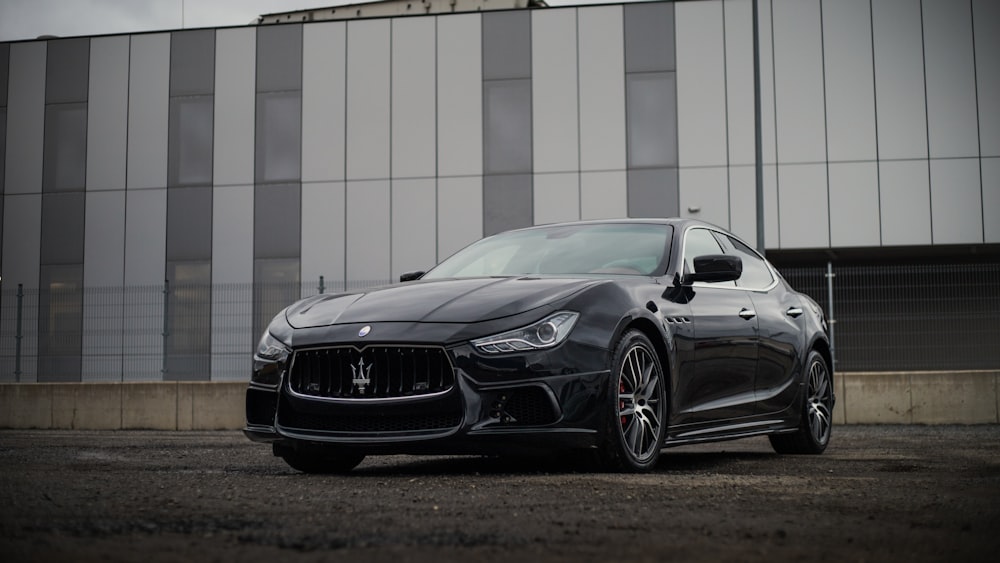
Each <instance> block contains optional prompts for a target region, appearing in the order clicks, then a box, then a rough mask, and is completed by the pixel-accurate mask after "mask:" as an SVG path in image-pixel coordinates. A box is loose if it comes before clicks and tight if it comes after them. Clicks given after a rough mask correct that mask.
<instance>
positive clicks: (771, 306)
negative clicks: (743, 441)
mask: <svg viewBox="0 0 1000 563" xmlns="http://www.w3.org/2000/svg"><path fill="white" fill-rule="evenodd" d="M723 244H724V245H725V246H726V247H727V248H726V252H727V253H728V254H733V255H736V256H739V257H740V260H741V261H742V262H743V274H742V275H741V276H740V279H738V280H736V285H737V286H739V287H742V288H744V289H746V290H747V295H748V296H749V297H750V300H751V301H752V302H753V308H754V311H755V312H756V313H757V326H758V346H757V376H756V378H755V381H754V392H755V395H756V398H757V407H756V411H757V413H758V414H766V413H770V412H778V411H780V410H782V409H784V408H786V407H787V406H788V405H789V404H791V402H792V401H794V400H795V397H797V396H798V391H799V387H798V385H797V383H798V382H799V381H801V377H799V373H798V369H799V365H798V361H797V359H798V354H797V350H798V349H800V348H801V347H802V346H803V345H804V344H805V343H804V338H805V337H804V332H803V330H802V321H801V319H800V317H801V315H802V303H801V300H800V299H799V296H798V294H796V293H794V292H791V291H788V289H787V288H786V287H785V284H783V283H781V281H780V280H779V279H778V278H777V277H776V276H775V275H774V273H773V272H772V271H771V269H770V268H769V267H768V265H767V262H765V261H764V259H763V258H761V257H760V255H759V254H757V253H756V252H755V251H753V250H752V249H751V248H750V247H748V246H747V245H746V244H744V243H743V242H742V241H740V240H739V239H737V238H735V237H731V236H729V235H724V239H723Z"/></svg>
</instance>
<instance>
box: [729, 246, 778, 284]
mask: <svg viewBox="0 0 1000 563" xmlns="http://www.w3.org/2000/svg"><path fill="white" fill-rule="evenodd" d="M726 238H728V239H729V243H730V244H732V245H733V252H732V253H733V254H735V255H736V256H739V257H740V260H742V261H743V275H742V276H740V279H738V280H736V283H737V285H739V286H740V287H745V288H747V289H763V288H765V287H767V286H769V285H771V282H773V281H774V277H772V276H771V270H770V269H769V268H768V267H767V264H766V263H765V262H764V259H763V258H761V257H760V255H758V254H757V253H756V252H754V251H753V250H752V249H751V248H750V247H749V246H747V245H745V244H743V242H741V241H740V240H738V239H735V238H733V237H730V236H727V237H726Z"/></svg>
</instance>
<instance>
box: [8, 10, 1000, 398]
mask: <svg viewBox="0 0 1000 563" xmlns="http://www.w3.org/2000/svg"><path fill="white" fill-rule="evenodd" d="M461 5H462V4H461V3H459V6H460V7H461ZM751 16H752V13H751V2H750V0H699V1H687V2H676V3H674V2H649V3H627V4H607V5H596V6H579V7H559V8H554V7H544V6H541V5H540V6H537V7H531V8H519V9H509V10H488V11H472V12H466V13H438V14H434V13H431V14H422V15H413V16H409V15H405V16H393V17H371V18H367V17H364V15H362V17H361V18H352V19H350V20H342V21H320V20H322V18H313V17H308V16H302V17H301V18H291V17H286V18H280V17H277V18H271V19H269V20H265V18H262V23H261V24H260V25H250V26H244V27H232V28H219V29H198V30H179V31H164V32H157V33H141V34H133V35H113V36H99V37H76V38H57V39H39V40H33V41H20V42H13V43H6V44H0V190H2V197H0V217H2V255H0V266H2V269H0V276H2V281H0V287H2V296H0V381H2V382H10V381H15V380H17V381H159V380H192V379H193V380H209V379H211V380H241V379H247V378H248V376H249V372H248V370H249V362H250V352H251V350H252V348H253V345H254V343H255V342H256V340H257V337H258V336H259V332H260V330H261V329H262V327H263V326H264V323H266V320H267V319H268V318H269V317H270V316H271V315H273V314H274V313H275V312H276V311H277V310H278V309H280V308H281V307H282V306H283V305H285V304H287V303H288V302H290V301H292V300H294V299H296V298H298V297H299V296H301V295H309V294H313V293H316V292H317V291H325V292H332V291H340V290H343V289H345V288H346V289H354V288H359V287H366V286H370V285H375V284H382V283H388V282H390V281H391V280H393V279H396V278H398V276H399V274H401V273H403V272H405V271H409V270H418V269H426V268H428V267H429V266H432V265H433V264H435V263H436V262H437V261H439V260H440V259H443V258H445V257H447V256H448V255H449V254H451V253H452V252H454V251H456V250H457V249H459V248H461V247H463V246H464V245H466V244H468V243H470V242H472V241H474V240H477V239H478V238H480V237H482V236H484V235H489V234H492V233H495V232H498V231H501V230H504V229H509V228H515V227H522V226H527V225H532V224H541V223H549V222H553V221H564V220H577V219H591V218H607V217H648V216H656V217H659V216H675V215H680V216H685V217H698V218H701V219H704V220H707V221H710V222H713V223H716V224H718V225H721V226H723V227H726V228H729V229H731V230H733V231H734V232H735V233H737V234H739V235H741V236H742V237H744V238H745V239H747V240H748V241H749V242H750V243H751V244H754V243H755V242H756V235H755V233H756V217H755V206H756V195H755V168H754V150H755V145H754V82H753V43H752V32H753V28H752V25H751V20H752V17H751ZM759 16H760V18H759V20H760V48H761V59H760V64H761V102H762V103H761V107H762V112H763V113H762V118H763V119H762V121H763V128H762V135H763V162H764V167H763V175H764V198H765V210H766V233H765V241H764V242H765V246H766V248H767V249H768V256H769V257H771V258H772V260H773V261H774V262H775V263H776V264H778V266H779V267H783V268H785V267H787V269H786V270H785V271H786V273H787V275H788V277H789V279H792V281H793V282H796V285H801V284H805V285H806V286H808V287H806V288H805V289H808V290H810V292H813V291H815V292H819V293H825V292H826V286H825V285H824V284H825V282H823V281H821V282H815V283H814V280H815V279H817V278H815V276H813V274H812V273H810V272H812V270H809V268H813V270H814V271H815V272H825V271H826V268H827V263H828V262H830V263H831V264H832V266H834V267H836V268H838V269H839V271H840V272H841V273H840V274H838V277H837V278H836V280H837V281H836V283H837V288H838V289H837V291H839V292H841V295H843V296H844V297H843V299H841V300H839V301H838V305H839V310H840V311H841V316H839V317H838V321H839V322H838V324H837V329H838V331H839V332H838V337H839V340H838V343H839V348H840V351H841V353H842V355H841V358H842V359H843V362H844V363H845V364H844V365H841V366H839V367H841V368H846V369H856V370H879V369H892V368H896V369H914V370H928V369H944V368H954V367H962V368H970V369H972V368H998V367H1000V352H998V347H997V346H996V343H995V340H996V337H997V336H998V334H1000V331H998V330H997V328H996V326H997V325H996V321H997V315H998V314H1000V290H998V286H1000V251H998V248H1000V33H998V30H1000V3H998V2H996V1H992V0H971V1H970V0H760V3H759ZM296 19H298V20H308V21H296ZM265 21H275V22H286V23H264V22H265ZM811 276H812V277H811ZM819 279H821V276H820V278H819ZM886 279H889V280H895V281H892V283H889V282H884V281H883V280H886ZM797 280H798V281H797ZM165 282H166V283H165ZM810 284H813V285H815V288H813V285H810ZM816 297H818V298H821V300H823V301H824V304H826V305H829V303H827V302H826V295H816ZM874 317H877V319H876V320H877V323H878V324H876V325H872V324H871V322H874V321H873V318H874ZM851 318H854V319H856V320H855V321H853V322H854V324H852V322H851V321H850V319H851ZM866 323H867V324H866ZM879 338H887V339H888V340H885V341H882V340H879Z"/></svg>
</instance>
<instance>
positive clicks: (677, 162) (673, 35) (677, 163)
mask: <svg viewBox="0 0 1000 563" xmlns="http://www.w3.org/2000/svg"><path fill="white" fill-rule="evenodd" d="M670 23H671V24H672V29H671V30H670V39H671V40H672V41H673V44H674V49H673V53H672V54H673V56H674V60H672V61H670V66H671V67H672V68H673V73H674V131H673V133H674V154H673V155H670V156H673V159H674V188H675V190H676V191H675V192H674V203H675V204H676V205H677V207H675V208H674V209H676V210H677V213H676V215H678V216H679V215H680V214H681V154H680V152H681V149H680V144H681V132H680V127H679V123H678V120H677V115H678V114H679V113H680V100H679V99H678V97H677V8H676V3H675V2H671V3H670ZM668 170H669V168H668Z"/></svg>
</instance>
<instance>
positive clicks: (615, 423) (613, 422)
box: [600, 330, 667, 472]
mask: <svg viewBox="0 0 1000 563" xmlns="http://www.w3.org/2000/svg"><path fill="white" fill-rule="evenodd" d="M611 367H612V369H611V376H610V377H609V378H608V380H609V389H608V400H609V405H608V409H607V413H608V421H607V428H606V432H605V443H604V444H603V446H602V448H601V451H600V455H601V458H602V462H603V465H604V467H605V468H606V469H609V470H612V471H628V472H639V471H649V470H650V469H652V468H653V467H654V466H656V461H657V460H658V459H659V457H660V448H661V447H662V444H663V435H664V431H665V428H666V419H667V416H666V415H667V401H666V391H665V387H664V385H665V382H664V378H663V368H662V367H661V366H660V360H659V357H658V356H657V355H656V350H655V349H654V348H653V345H652V343H650V341H649V339H648V338H646V335H644V334H643V333H642V332H640V331H638V330H629V331H628V332H626V333H625V334H624V335H623V336H622V338H621V340H620V341H619V342H618V345H617V346H616V347H615V352H614V355H613V356H612V362H611Z"/></svg>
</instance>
